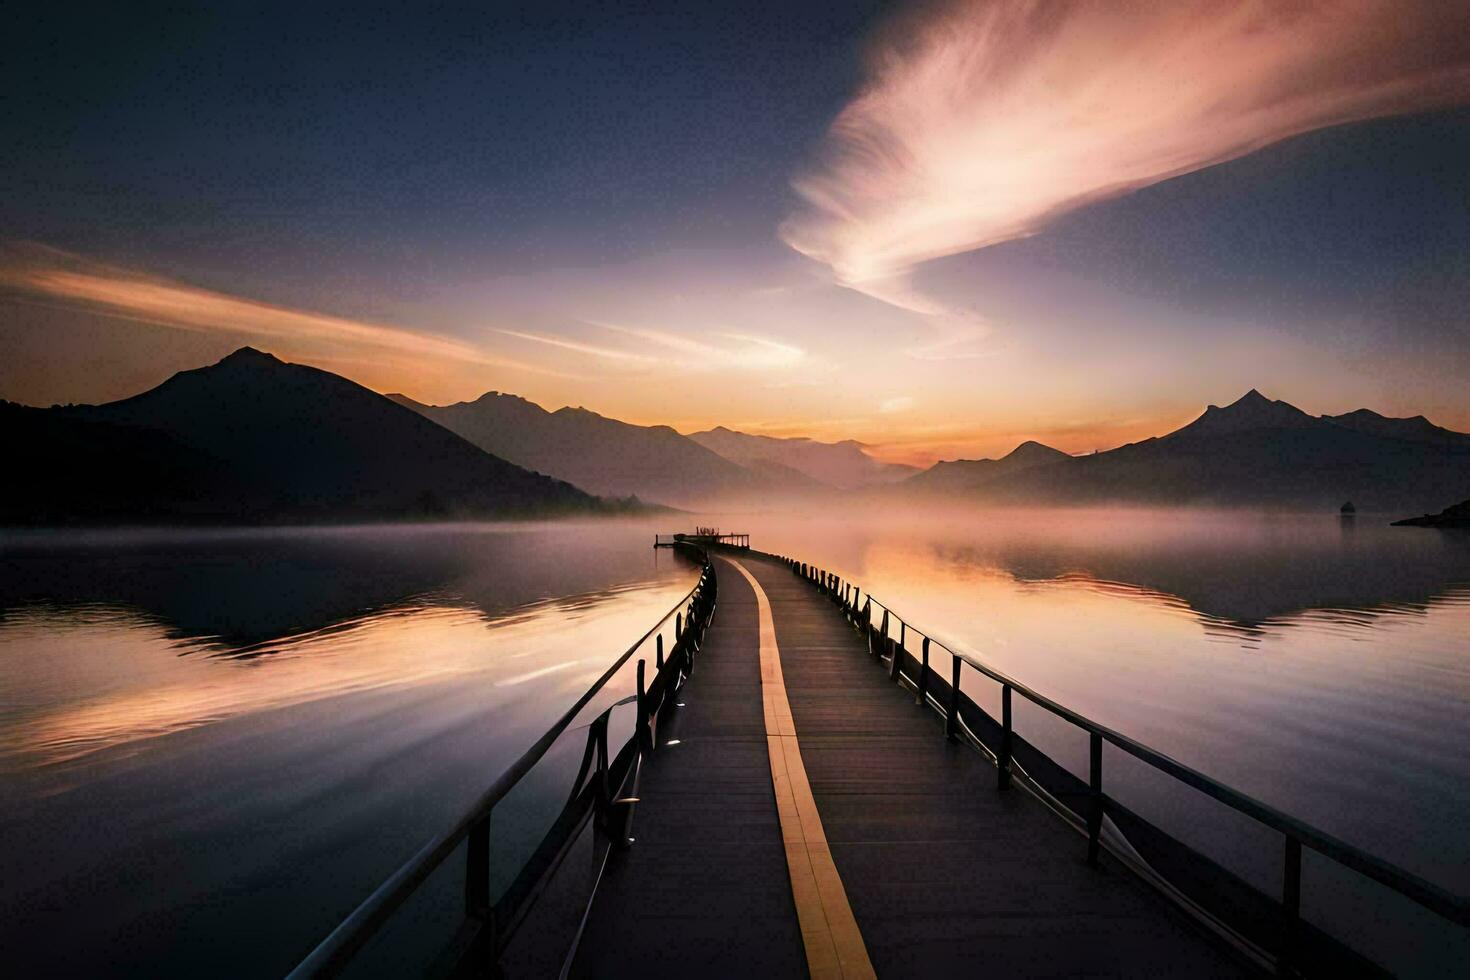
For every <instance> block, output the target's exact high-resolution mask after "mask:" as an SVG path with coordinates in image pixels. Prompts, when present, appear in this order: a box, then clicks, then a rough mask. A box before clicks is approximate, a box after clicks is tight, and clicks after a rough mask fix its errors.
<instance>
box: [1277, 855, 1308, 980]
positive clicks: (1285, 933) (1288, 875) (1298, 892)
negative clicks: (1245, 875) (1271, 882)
mask: <svg viewBox="0 0 1470 980" xmlns="http://www.w3.org/2000/svg"><path fill="white" fill-rule="evenodd" d="M1281 913H1282V923H1281V926H1282V928H1281V951H1280V953H1279V954H1278V955H1277V965H1278V967H1279V968H1280V972H1282V973H1285V972H1287V970H1288V969H1289V967H1290V966H1291V964H1292V963H1293V962H1294V961H1295V960H1296V944H1297V936H1298V932H1299V930H1300V928H1301V917H1302V842H1301V841H1299V840H1297V839H1296V838H1295V837H1293V836H1291V835H1290V834H1287V835H1286V853H1285V861H1284V862H1283V867H1282V873H1281Z"/></svg>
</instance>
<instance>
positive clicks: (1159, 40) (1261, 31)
mask: <svg viewBox="0 0 1470 980" xmlns="http://www.w3.org/2000/svg"><path fill="white" fill-rule="evenodd" d="M1467 97H1470V5H1466V4H1463V3H1435V2H1406V0H1330V2H1328V0H1321V2H1312V0H1308V2H1279V0H1247V2H1241V3H1235V4H1221V3H1218V2H1216V0H1174V2H1169V3H1137V4H1117V3H1098V2H1087V0H984V2H983V0H957V2H951V3H948V4H942V5H939V6H937V7H936V6H929V7H925V8H923V10H922V12H920V13H918V14H916V15H914V16H912V17H910V18H909V19H907V20H904V21H901V22H898V23H896V24H894V25H893V26H892V28H891V29H890V30H889V31H887V32H886V33H884V34H883V35H882V36H881V37H880V38H879V43H878V45H877V46H876V48H875V49H874V52H873V55H872V60H871V66H870V71H869V79H868V82H867V84H866V85H865V87H864V89H863V90H862V92H861V93H860V94H859V95H858V96H857V97H856V98H855V99H854V100H853V101H852V102H851V103H850V104H849V105H848V106H847V107H846V108H845V109H844V110H843V111H842V112H841V114H840V115H839V116H838V118H837V119H836V121H835V122H834V123H833V125H832V127H831V129H830V132H829V133H828V136H827V139H826V142H825V145H824V147H823V150H822V153H821V156H820V159H819V161H818V163H817V164H816V166H814V167H813V168H812V169H811V170H809V171H808V172H806V173H804V174H802V175H800V176H799V177H798V178H797V179H796V180H795V181H794V186H795V188H796V190H797V192H798V193H799V194H800V196H801V197H802V198H803V199H804V201H805V205H804V207H802V208H801V209H800V210H799V211H798V212H796V213H794V214H793V215H791V216H790V217H789V219H788V220H787V221H786V222H785V223H784V224H783V226H782V229H781V234H782V237H783V238H784V239H785V241H786V242H787V243H788V244H789V245H791V247H792V248H794V249H796V250H797V251H799V252H802V253H803V254H805V255H807V256H810V257H811V258H814V259H816V260H818V261H820V262H822V263H825V264H826V265H827V266H829V267H830V268H831V270H832V272H833V274H834V276H835V278H836V279H837V281H838V282H839V283H841V284H843V285H846V286H849V287H851V288H855V289H858V290H861V291H863V292H866V293H868V294H870V295H872V296H874V297H876V298H879V299H881V300H883V301H885V302H888V303H891V304H893V305H895V306H899V307H901V308H904V309H908V310H911V311H913V312H916V313H919V314H920V315H922V316H925V317H927V318H930V319H931V320H933V321H935V322H936V323H937V324H938V325H939V327H940V330H941V333H940V336H939V337H938V339H937V341H936V343H935V344H934V345H933V346H932V349H930V350H929V351H928V352H927V353H929V354H930V355H941V356H952V355H953V353H954V352H956V351H973V350H974V349H975V345H974V342H975V341H976V340H978V339H982V338H983V337H984V333H985V327H984V324H983V322H982V321H979V320H978V319H977V318H973V317H969V318H967V316H966V315H965V314H963V313H961V312H959V311H956V310H954V309H952V308H949V307H947V306H945V305H944V304H942V303H939V302H937V301H933V300H929V299H927V298H926V297H923V296H921V295H920V294H919V293H918V292H917V291H916V290H914V289H913V288H912V286H911V284H910V282H909V278H908V276H909V272H910V270H912V269H913V268H914V267H915V266H916V265H918V264H920V263H923V262H926V261H928V260H931V259H935V258H939V257H942V256H947V255H953V254H957V253H961V252H967V251H971V250H974V249H979V248H983V247H986V246H988V245H993V244H996V243H999V242H1003V241H1007V240H1010V239H1015V238H1020V237H1023V236H1026V235H1030V234H1033V233H1035V232H1036V231H1038V230H1039V229H1041V228H1042V227H1044V226H1045V225H1046V224H1047V223H1048V222H1049V221H1050V220H1052V219H1053V218H1055V217H1057V216H1058V215H1060V214H1063V213H1065V212H1067V211H1070V210H1073V209H1076V208H1079V207H1082V206H1084V205H1086V204H1089V203H1091V202H1095V201H1099V200H1102V199H1105V198H1109V197H1113V196H1116V195H1120V194H1125V193H1128V192H1130V191H1132V190H1136V189H1138V188H1141V187H1144V186H1147V185H1149V184H1152V183H1155V182H1157V181H1160V180H1163V179H1166V178H1168V177H1171V176H1175V175H1178V174H1183V173H1187V172H1189V171H1192V170H1197V169H1200V168H1202V167H1207V166H1210V165H1213V164H1216V163H1220V162H1222V161H1225V160H1229V159H1231V158H1233V157H1237V156H1240V155H1243V154H1246V153H1249V152H1251V151H1253V150H1256V149H1258V148H1260V147H1262V146H1265V145H1267V144H1269V143H1272V142H1275V141H1278V140H1282V139H1285V138H1287V137H1290V136H1294V135H1297V134H1300V133H1304V132H1307V131H1310V130H1313V129H1318V128H1322V127H1326V126H1332V125H1337V124H1341V123H1345V122H1350V121H1354V120H1361V119H1368V118H1372V117H1377V116H1383V115H1390V114H1396V113H1403V112H1412V111H1419V110H1424V109H1429V108H1433V107H1437V106H1444V105H1449V104H1454V103H1457V102H1461V101H1464V100H1465V99H1466V98H1467ZM946 351H948V352H949V354H948V355H946ZM916 353H918V354H920V355H921V356H922V355H923V354H924V353H925V352H924V351H922V350H921V351H919V352H916Z"/></svg>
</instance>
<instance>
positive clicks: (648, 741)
mask: <svg viewBox="0 0 1470 980" xmlns="http://www.w3.org/2000/svg"><path fill="white" fill-rule="evenodd" d="M645 663H646V661H644V660H643V659H641V658H640V659H639V661H638V700H637V704H638V750H639V751H640V752H643V753H645V754H647V753H649V752H652V751H653V749H654V742H653V729H652V727H651V726H650V725H649V717H648V688H647V686H646V685H645V684H644V677H643V674H644V664H645Z"/></svg>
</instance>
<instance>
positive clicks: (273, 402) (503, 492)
mask: <svg viewBox="0 0 1470 980" xmlns="http://www.w3.org/2000/svg"><path fill="white" fill-rule="evenodd" d="M0 433H3V435H4V446H5V449H4V452H5V456H6V459H7V462H8V463H9V464H10V465H9V470H10V473H11V474H12V478H11V479H8V480H6V481H4V486H3V489H0V523H3V524H53V523H73V522H77V523H97V522H105V521H119V522H135V521H139V520H145V521H150V522H160V521H200V522H216V523H219V522H223V523H235V522H238V523H259V522H264V521H286V522H304V521H312V520H327V521H342V520H358V519H365V520H377V519H385V518H400V517H448V516H463V517H500V516H531V515H539V514H554V513H567V512H577V511H582V512H586V511H592V510H597V509H601V508H603V507H604V505H603V504H602V503H601V502H599V501H597V500H595V499H594V498H592V497H590V496H588V495H587V494H585V493H583V492H582V491H580V490H578V489H577V488H575V487H572V486H569V485H568V484H566V483H563V482H560V481H558V480H553V479H549V478H547V477H544V476H541V475H539V474H536V473H529V472H527V471H526V470H524V469H521V468H520V467H518V466H514V465H512V464H511V463H508V462H506V461H505V460H503V459H498V458H496V457H494V456H492V455H490V454H488V453H486V452H484V451H482V450H480V449H478V448H477V447H475V446H473V445H471V444H470V443H468V442H466V441H465V440H463V439H461V438H460V437H459V436H456V435H455V434H453V433H452V432H449V431H447V430H445V429H443V428H442V427H440V426H437V425H435V424H433V423H432V422H430V421H429V420H427V419H424V418H421V417H420V416H418V415H416V414H414V413H413V412H410V411H408V410H406V409H404V408H403V407H402V406H399V405H395V404H394V403H393V402H391V401H389V400H388V399H386V398H384V397H383V396H381V395H379V394H377V393H376V392H373V391H369V390H368V389H367V388H364V387H362V386H361V385H358V384H356V383H354V382H352V381H349V380H347V379H346V378H342V377H339V376H337V375H335V374H331V373H329V372H326V371H321V370H318V369H316V368H311V367H306V366H304V365H299V364H287V363H284V362H282V361H279V360H277V359H276V358H275V357H273V356H271V355H270V354H266V353H262V352H261V351H257V350H254V349H252V348H249V347H246V348H242V349H240V350H238V351H236V352H235V353H233V354H231V355H229V356H228V357H226V358H224V359H223V360H221V361H220V362H219V363H217V364H214V365H211V366H209V367H203V368H198V369H196V370H192V371H183V372H180V373H179V374H176V375H174V376H173V377H172V378H170V379H169V380H167V381H165V382H164V383H163V384H161V385H159V386H158V387H156V388H153V389H152V390H150V391H147V392H144V393H143V394H140V395H137V396H134V397H132V398H128V399H124V400H123V401H117V402H111V403H109V404H105V405H82V406H67V407H56V408H50V409H36V408H26V407H23V406H19V405H12V404H9V403H5V404H4V405H3V407H0Z"/></svg>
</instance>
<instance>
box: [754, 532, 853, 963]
mask: <svg viewBox="0 0 1470 980" xmlns="http://www.w3.org/2000/svg"><path fill="white" fill-rule="evenodd" d="M726 560H727V561H729V562H730V564H731V565H733V566H735V569H736V571H738V572H740V574H741V575H744V576H745V579H746V581H748V582H749V583H750V587H751V588H752V589H754V590H755V601H756V608H757V610H758V611H759V614H760V656H761V704H762V706H763V707H764V708H765V715H766V745H767V748H769V750H770V753H771V782H772V784H773V785H774V786H775V790H776V810H777V813H778V814H779V815H780V818H781V838H782V840H783V842H784V843H785V844H786V868H787V870H788V871H789V872H790V874H791V894H792V897H793V898H794V899H795V900H796V917H797V920H798V921H799V922H800V924H801V941H802V944H803V945H804V946H805V947H806V965H807V970H808V971H809V972H810V973H811V975H812V977H813V980H827V978H828V977H834V978H837V977H840V978H843V980H849V978H850V980H859V978H865V977H872V976H874V973H873V964H872V963H871V962H869V961H868V948H867V947H866V946H865V945H863V934H862V933H861V932H859V931H858V926H857V920H856V919H855V918H853V915H852V906H850V905H848V904H847V891H846V890H845V889H844V888H843V887H842V878H841V877H840V876H839V875H838V874H837V865H836V864H834V863H833V862H832V849H831V848H829V847H828V846H827V833H826V831H824V830H823V829H822V817H821V814H819V813H818V812H817V801H816V800H815V799H814V798H813V797H812V787H811V784H810V783H809V782H807V778H806V767H805V766H803V765H802V764H801V746H800V745H799V744H798V742H797V738H796V724H795V722H793V721H792V719H791V703H790V702H789V701H787V700H786V681H785V679H784V678H783V677H782V676H781V648H780V647H779V646H778V645H777V644H776V621H775V619H774V618H773V617H772V616H771V602H770V600H769V599H767V598H766V592H765V590H764V589H762V588H761V586H760V583H759V582H757V581H756V580H755V576H754V575H751V574H750V572H749V571H747V570H746V568H745V566H744V565H742V564H741V563H740V562H738V561H735V560H734V559H726Z"/></svg>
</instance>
